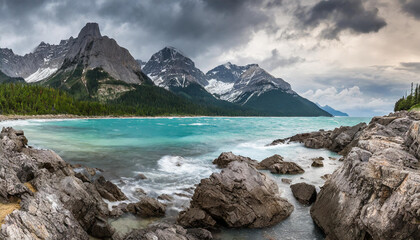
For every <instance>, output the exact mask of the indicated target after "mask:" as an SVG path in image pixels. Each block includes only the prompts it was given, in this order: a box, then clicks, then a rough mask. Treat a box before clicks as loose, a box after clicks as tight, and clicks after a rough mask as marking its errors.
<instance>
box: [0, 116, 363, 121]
mask: <svg viewBox="0 0 420 240" xmlns="http://www.w3.org/2000/svg"><path fill="white" fill-rule="evenodd" d="M289 117H295V118H299V117H301V118H324V116H205V115H203V116H201V115H200V116H194V115H174V116H170V115H169V116H165V115H164V116H79V115H73V114H57V115H54V114H45V115H0V122H5V121H17V120H54V119H55V120H70V119H85V120H88V119H169V118H289ZM336 117H338V118H340V116H333V117H325V118H336ZM348 117H349V118H363V117H352V116H348Z"/></svg>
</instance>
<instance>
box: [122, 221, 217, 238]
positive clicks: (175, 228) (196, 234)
mask: <svg viewBox="0 0 420 240" xmlns="http://www.w3.org/2000/svg"><path fill="white" fill-rule="evenodd" d="M124 239H125V240H155V239H156V240H160V239H162V240H212V239H213V236H212V234H211V233H210V232H209V231H207V230H205V229H199V228H193V229H184V228H183V227H181V226H179V225H175V224H173V225H171V224H167V223H158V224H154V225H152V226H150V227H148V228H146V229H141V230H134V231H132V232H130V233H129V234H128V235H127V236H126V237H125V238H124Z"/></svg>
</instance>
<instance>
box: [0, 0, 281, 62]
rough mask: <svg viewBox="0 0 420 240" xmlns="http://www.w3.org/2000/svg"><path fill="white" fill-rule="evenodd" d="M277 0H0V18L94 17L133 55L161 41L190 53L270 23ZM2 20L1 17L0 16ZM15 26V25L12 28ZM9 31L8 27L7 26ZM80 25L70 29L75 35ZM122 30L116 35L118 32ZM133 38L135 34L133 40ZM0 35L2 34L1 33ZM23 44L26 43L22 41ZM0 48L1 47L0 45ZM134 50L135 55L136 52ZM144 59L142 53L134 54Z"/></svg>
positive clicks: (25, 24) (22, 27) (230, 43)
mask: <svg viewBox="0 0 420 240" xmlns="http://www.w3.org/2000/svg"><path fill="white" fill-rule="evenodd" d="M281 2H282V1H279V0H263V1H261V0H142V1H129V0H125V1H121V0H109V1H84V0H77V1H75V0H64V1H55V0H32V1H31V0H23V1H19V0H10V1H9V0H2V1H1V2H0V3H1V7H0V15H1V16H2V17H3V16H8V17H7V18H6V19H8V20H2V21H3V23H0V29H1V25H2V24H9V25H14V26H16V28H14V29H16V30H14V31H16V34H18V32H21V33H22V32H29V33H31V32H33V29H34V23H36V24H43V23H45V22H56V23H57V24H62V25H63V26H66V25H69V24H73V25H75V24H76V22H77V23H78V24H79V25H82V21H96V22H99V24H100V27H101V29H106V30H108V31H107V33H109V32H110V33H114V32H113V31H114V29H117V28H120V27H121V26H125V29H127V32H118V35H117V36H115V35H111V34H109V35H110V37H113V38H116V39H117V41H119V42H120V41H121V42H123V43H125V44H128V46H125V47H127V48H129V50H130V51H133V52H134V55H138V53H139V52H142V51H143V52H144V51H146V52H148V54H149V55H148V56H147V57H149V56H150V55H151V53H152V52H150V51H151V50H150V49H153V51H157V50H159V48H161V47H164V46H165V45H172V46H175V47H177V48H180V49H181V50H183V51H184V52H185V53H187V54H188V55H189V56H191V57H195V56H197V55H199V54H203V53H205V52H206V51H210V50H212V51H215V50H216V51H217V50H219V51H220V50H226V49H229V48H232V47H238V46H240V45H241V44H245V43H247V42H248V41H249V40H250V39H251V37H252V36H253V35H252V34H253V33H255V32H257V31H259V30H265V29H270V30H271V31H272V29H273V28H275V24H274V23H273V19H274V15H273V14H270V13H269V12H268V11H269V10H267V6H268V5H270V6H271V7H274V6H277V7H278V6H280V4H281ZM3 19H4V18H3ZM17 27H18V28H17ZM8 30H9V31H13V29H12V28H9V29H8ZM78 30H79V29H73V32H74V33H75V34H74V35H76V34H77V31H78ZM119 33H121V34H119ZM135 38H136V39H135ZM0 40H1V37H0ZM22 45H27V42H25V43H24V44H23V43H22ZM0 47H1V46H0ZM136 53H137V54H136ZM137 57H142V58H145V57H144V56H137Z"/></svg>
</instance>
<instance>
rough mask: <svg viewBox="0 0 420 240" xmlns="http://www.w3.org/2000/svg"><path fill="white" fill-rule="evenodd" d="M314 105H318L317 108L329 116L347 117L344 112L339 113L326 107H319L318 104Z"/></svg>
mask: <svg viewBox="0 0 420 240" xmlns="http://www.w3.org/2000/svg"><path fill="white" fill-rule="evenodd" d="M316 105H318V107H320V108H321V109H322V110H324V111H326V112H328V113H329V114H331V115H333V116H337V117H348V116H349V115H348V114H347V113H345V112H341V111H338V110H336V109H334V108H332V107H330V106H328V105H325V106H321V105H320V104H318V103H316Z"/></svg>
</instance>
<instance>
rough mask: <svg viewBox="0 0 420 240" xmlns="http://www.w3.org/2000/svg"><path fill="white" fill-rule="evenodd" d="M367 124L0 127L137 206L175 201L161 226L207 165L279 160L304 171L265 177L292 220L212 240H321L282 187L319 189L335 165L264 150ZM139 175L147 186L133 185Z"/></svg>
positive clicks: (221, 121)
mask: <svg viewBox="0 0 420 240" xmlns="http://www.w3.org/2000/svg"><path fill="white" fill-rule="evenodd" d="M368 121H370V118H352V117H335V118H327V117H317V118H309V117H290V118H274V117H273V118H269V117H264V118H258V117H244V118H228V117H200V118H153V119H147V118H144V119H89V120H84V119H78V120H18V121H6V122H0V125H1V126H5V127H7V126H13V127H15V128H17V129H23V130H24V131H25V135H26V136H27V138H28V139H29V144H30V145H32V146H35V147H38V148H48V149H52V150H54V151H56V152H57V153H58V154H59V155H60V156H61V157H62V158H63V159H64V160H66V161H67V162H69V163H72V164H83V165H87V166H89V167H96V168H100V169H102V170H103V171H104V173H103V174H104V175H105V177H107V178H109V179H111V180H112V181H113V182H114V183H116V184H117V185H118V186H119V187H121V188H122V190H123V191H124V192H125V193H126V194H127V196H128V197H129V198H130V201H137V200H138V199H137V195H136V189H137V188H142V189H143V190H145V191H146V193H147V194H148V195H149V196H152V197H157V196H158V195H160V194H163V193H166V194H169V195H171V196H173V197H174V198H175V203H174V204H173V205H172V206H170V207H169V209H168V212H167V215H168V217H167V218H168V219H169V220H170V219H171V218H172V219H173V218H175V217H176V215H177V212H178V211H180V210H182V209H183V208H184V207H186V206H188V204H189V198H188V197H185V196H186V195H191V188H192V187H194V184H197V183H199V182H200V180H201V179H202V178H206V177H209V176H210V175H211V173H213V172H217V171H220V170H219V169H217V168H216V167H215V166H214V165H213V164H212V161H213V160H214V159H215V158H217V157H218V156H219V155H220V153H222V152H225V151H232V152H233V153H235V154H240V155H243V156H247V157H251V158H253V159H256V160H259V161H261V160H263V159H264V158H267V157H270V156H272V155H274V154H280V155H281V156H283V157H285V160H286V161H294V162H296V163H298V164H299V165H300V166H302V167H303V168H304V169H305V171H306V172H305V173H304V174H301V175H272V174H270V173H269V172H267V174H268V175H270V176H271V177H272V178H273V179H275V181H276V182H277V183H278V185H279V188H280V190H281V192H282V194H281V195H282V197H284V198H286V199H288V200H289V202H291V203H292V204H293V205H294V206H295V210H294V212H293V213H292V214H291V216H290V217H289V218H288V219H286V220H285V221H283V222H281V223H280V224H278V225H276V226H274V227H271V228H266V229H260V230H255V229H253V230H227V229H225V230H222V231H220V232H216V233H214V236H215V237H217V238H219V239H270V238H272V239H323V236H322V234H321V232H320V231H319V229H317V228H316V227H315V226H314V224H313V222H312V219H311V217H310V215H309V210H310V207H308V206H304V205H301V204H300V203H298V202H297V201H296V200H295V199H294V197H293V195H292V193H291V190H290V187H289V185H287V184H285V183H282V182H281V179H282V178H289V179H292V183H298V182H306V183H310V184H314V185H316V186H317V188H318V190H319V187H320V186H322V185H323V183H324V180H322V179H321V176H323V175H324V174H327V173H332V172H333V171H334V170H335V169H336V168H337V167H339V165H340V164H341V162H339V161H338V160H330V159H328V157H333V158H337V159H338V158H339V156H338V155H337V154H335V153H332V152H329V151H327V150H314V149H307V148H304V147H303V146H302V145H301V144H297V143H292V144H283V145H278V146H270V147H267V146H266V145H267V144H269V143H271V142H272V141H273V140H274V139H278V138H285V137H289V136H292V135H294V134H297V133H303V132H309V131H315V130H319V129H325V130H329V129H334V128H335V127H339V126H352V125H356V124H358V123H360V122H368ZM319 156H322V157H324V158H325V159H326V160H324V167H323V168H313V167H311V163H312V161H311V160H310V159H311V158H313V157H319ZM139 173H143V174H144V175H146V176H147V179H146V180H140V179H137V178H136V176H137V175H138V174H139ZM149 222H150V220H141V219H137V218H134V217H130V216H127V217H125V218H123V219H120V220H118V221H116V222H113V225H114V226H115V227H116V228H118V229H119V231H121V232H124V231H128V230H129V229H130V228H133V227H134V228H139V227H144V226H145V225H146V224H147V223H149Z"/></svg>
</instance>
